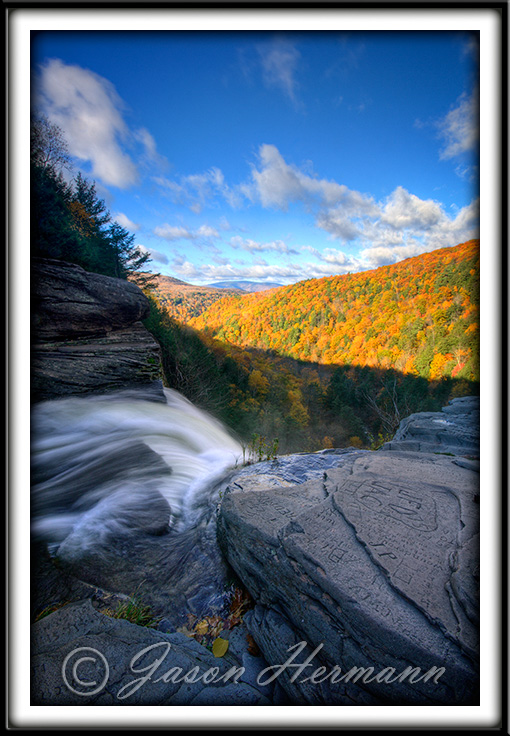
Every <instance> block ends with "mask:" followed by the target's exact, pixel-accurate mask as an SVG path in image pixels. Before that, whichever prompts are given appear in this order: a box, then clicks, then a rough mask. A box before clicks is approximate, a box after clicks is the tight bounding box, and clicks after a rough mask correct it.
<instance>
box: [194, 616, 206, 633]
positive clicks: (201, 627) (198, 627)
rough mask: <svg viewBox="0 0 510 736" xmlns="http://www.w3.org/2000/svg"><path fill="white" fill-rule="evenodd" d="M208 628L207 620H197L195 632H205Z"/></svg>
mask: <svg viewBox="0 0 510 736" xmlns="http://www.w3.org/2000/svg"><path fill="white" fill-rule="evenodd" d="M208 628H209V624H208V623H207V621H206V620H205V618H204V619H202V621H199V622H198V624H197V625H196V626H195V633H197V634H207V629H208Z"/></svg>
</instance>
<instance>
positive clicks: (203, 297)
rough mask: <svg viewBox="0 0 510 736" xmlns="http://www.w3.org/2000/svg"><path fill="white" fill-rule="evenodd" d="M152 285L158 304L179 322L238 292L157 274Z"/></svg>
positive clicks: (199, 313) (196, 315) (198, 314)
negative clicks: (198, 284) (189, 282)
mask: <svg viewBox="0 0 510 736" xmlns="http://www.w3.org/2000/svg"><path fill="white" fill-rule="evenodd" d="M154 285H155V288H156V291H157V295H158V300H159V302H160V304H161V305H162V306H163V307H164V308H165V309H166V311H167V312H168V314H170V315H171V316H172V317H175V319H177V320H179V322H189V321H190V320H191V319H193V317H199V316H200V315H201V314H202V313H203V312H205V311H206V310H207V309H209V307H211V306H212V305H213V304H214V303H215V302H217V301H218V300H219V299H223V298H224V297H226V296H233V295H234V294H238V293H239V291H238V290H237V289H226V288H225V289H223V288H215V287H213V286H194V285H193V284H187V283H186V282H185V281H180V280H179V279H175V278H172V276H157V277H156V278H155V279H154Z"/></svg>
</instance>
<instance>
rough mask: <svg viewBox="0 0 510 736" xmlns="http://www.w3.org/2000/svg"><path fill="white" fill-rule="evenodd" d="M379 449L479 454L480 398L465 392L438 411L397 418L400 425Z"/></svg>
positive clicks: (474, 455)
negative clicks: (388, 440)
mask: <svg viewBox="0 0 510 736" xmlns="http://www.w3.org/2000/svg"><path fill="white" fill-rule="evenodd" d="M381 449H382V450H386V451H389V450H397V451H402V450H408V451H411V452H435V453H444V454H445V455H461V456H463V457H468V458H478V457H479V456H480V399H479V398H478V396H464V397H462V398H458V399H452V400H451V401H450V402H449V404H448V406H444V407H443V408H442V410H441V412H419V413H417V414H411V415H410V416H408V417H406V418H405V419H403V420H402V421H401V422H400V425H399V428H398V430H397V432H396V434H395V436H394V438H393V439H392V440H391V442H386V443H385V444H384V445H383V447H382V448H381Z"/></svg>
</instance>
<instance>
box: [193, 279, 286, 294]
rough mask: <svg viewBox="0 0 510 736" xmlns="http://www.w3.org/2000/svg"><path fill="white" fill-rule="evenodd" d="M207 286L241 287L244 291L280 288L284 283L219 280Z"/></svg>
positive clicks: (222, 287) (216, 287)
mask: <svg viewBox="0 0 510 736" xmlns="http://www.w3.org/2000/svg"><path fill="white" fill-rule="evenodd" d="M207 286H210V287H212V288H213V289H241V290H242V291H248V292H256V291H267V290H268V289H278V288H279V287H280V286H283V284H276V283H273V282H267V283H259V282H258V281H218V282H216V283H214V284H207Z"/></svg>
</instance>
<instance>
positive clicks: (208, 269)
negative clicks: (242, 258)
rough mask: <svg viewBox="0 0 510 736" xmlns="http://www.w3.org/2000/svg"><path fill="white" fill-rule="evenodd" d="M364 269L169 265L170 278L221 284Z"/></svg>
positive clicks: (347, 265)
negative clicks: (218, 282) (172, 276)
mask: <svg viewBox="0 0 510 736" xmlns="http://www.w3.org/2000/svg"><path fill="white" fill-rule="evenodd" d="M361 268H363V264H361V263H359V262H358V263H357V264H356V263H355V262H354V261H352V262H348V263H345V264H344V265H342V264H331V263H317V262H313V261H310V262H307V263H300V264H297V263H290V264H287V265H285V266H282V265H278V264H267V263H266V262H264V261H262V260H261V261H260V262H258V263H252V264H249V265H246V264H242V263H241V264H239V265H237V266H235V265H233V263H232V262H229V263H227V264H223V265H221V264H220V265H211V264H205V265H198V264H194V263H191V262H190V261H185V260H182V259H175V260H174V262H173V263H172V270H171V275H175V274H177V276H178V277H180V278H183V279H184V280H188V279H191V280H193V281H199V282H210V281H224V280H234V279H256V280H259V281H277V282H280V283H294V282H295V281H302V280H305V279H310V278H322V277H323V276H331V275H336V274H338V275H340V274H344V273H349V272H353V271H356V270H360V269H361Z"/></svg>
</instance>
